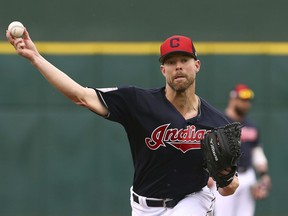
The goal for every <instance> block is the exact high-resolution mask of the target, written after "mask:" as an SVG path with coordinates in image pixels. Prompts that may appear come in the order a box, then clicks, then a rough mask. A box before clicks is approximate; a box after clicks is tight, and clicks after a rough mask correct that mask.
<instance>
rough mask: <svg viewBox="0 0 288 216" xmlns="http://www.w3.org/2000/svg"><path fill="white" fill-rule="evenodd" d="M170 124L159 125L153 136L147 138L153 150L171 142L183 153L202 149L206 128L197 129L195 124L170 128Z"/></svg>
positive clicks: (148, 144) (146, 141)
mask: <svg viewBox="0 0 288 216" xmlns="http://www.w3.org/2000/svg"><path fill="white" fill-rule="evenodd" d="M169 125H170V124H165V125H161V126H159V127H157V128H156V129H155V130H154V131H153V132H152V134H151V137H149V138H148V137H147V138H146V139H145V143H146V145H147V146H148V148H150V149H151V150H156V149H158V148H159V147H160V146H162V147H166V145H165V144H169V145H171V146H173V147H174V148H176V149H178V150H180V151H182V152H183V153H185V152H187V151H189V150H193V149H200V148H201V146H200V142H201V140H202V139H203V138H204V135H205V133H206V132H207V130H206V129H199V130H197V129H196V127H195V126H194V125H188V126H187V127H186V128H184V129H178V128H168V127H169Z"/></svg>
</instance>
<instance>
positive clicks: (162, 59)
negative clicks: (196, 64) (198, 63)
mask: <svg viewBox="0 0 288 216" xmlns="http://www.w3.org/2000/svg"><path fill="white" fill-rule="evenodd" d="M176 53H180V54H183V55H185V56H190V57H192V58H194V59H196V60H197V57H196V56H195V55H194V54H193V53H189V52H185V51H173V52H170V53H167V54H166V55H163V56H161V57H160V58H159V62H161V63H164V62H165V61H166V60H167V58H169V57H170V56H171V55H173V54H176Z"/></svg>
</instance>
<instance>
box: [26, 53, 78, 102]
mask: <svg viewBox="0 0 288 216" xmlns="http://www.w3.org/2000/svg"><path fill="white" fill-rule="evenodd" d="M31 63H32V64H33V65H34V66H35V67H36V69H38V71H40V73H41V74H42V75H43V76H44V78H45V79H46V80H47V81H48V82H49V83H50V84H51V85H52V86H54V87H55V88H56V89H57V90H59V91H60V92H61V93H63V94H64V95H65V96H67V97H68V98H69V99H70V100H72V101H73V102H74V103H77V104H79V103H81V98H82V97H83V94H84V91H83V90H84V87H83V86H81V85H79V84H78V83H77V82H75V81H74V80H73V79H71V78H70V77H69V76H68V75H67V74H65V73H64V72H62V71H61V70H59V69H58V68H56V67H55V66H54V65H52V64H51V63H50V62H48V61H47V60H46V59H45V58H44V57H42V56H41V55H37V56H35V57H34V58H33V60H32V61H31Z"/></svg>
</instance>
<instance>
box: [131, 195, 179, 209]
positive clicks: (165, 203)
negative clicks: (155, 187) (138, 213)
mask: <svg viewBox="0 0 288 216" xmlns="http://www.w3.org/2000/svg"><path fill="white" fill-rule="evenodd" d="M132 195H133V200H134V202H136V203H138V204H140V202H139V197H138V195H136V194H134V193H133V194H132ZM184 197H185V196H183V197H181V198H180V197H179V198H177V199H159V200H154V199H149V198H146V204H147V206H148V207H165V208H174V207H175V206H176V205H177V204H178V202H179V201H180V200H182V199H183V198H184Z"/></svg>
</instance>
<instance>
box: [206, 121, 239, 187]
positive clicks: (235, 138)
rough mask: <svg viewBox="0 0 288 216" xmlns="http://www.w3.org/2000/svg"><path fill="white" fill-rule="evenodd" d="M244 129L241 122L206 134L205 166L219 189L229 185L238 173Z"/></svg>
mask: <svg viewBox="0 0 288 216" xmlns="http://www.w3.org/2000/svg"><path fill="white" fill-rule="evenodd" d="M242 127H243V126H242V125H241V124H240V123H239V122H234V123H231V124H228V125H226V126H224V127H219V128H215V129H213V130H211V131H210V132H208V133H207V134H205V137H204V139H203V140H202V141H201V148H202V150H203V153H204V161H205V163H204V166H205V168H206V169H207V170H208V172H209V174H210V176H211V177H212V178H213V179H214V181H216V185H217V188H218V187H221V188H222V187H225V186H227V185H229V184H230V183H231V182H232V180H233V178H234V175H235V174H236V172H237V163H238V160H239V158H240V156H241V150H240V147H241V141H240V138H241V128H242ZM223 171H224V172H223ZM227 171H228V173H227ZM223 173H225V174H223Z"/></svg>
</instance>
